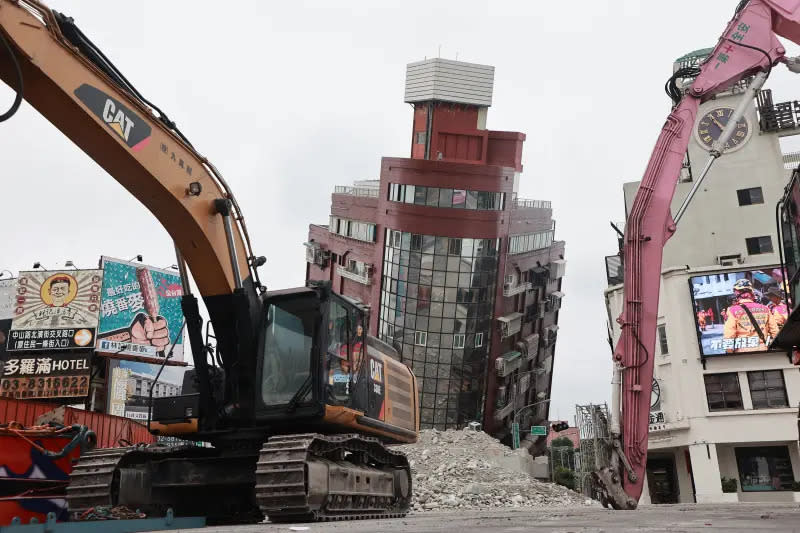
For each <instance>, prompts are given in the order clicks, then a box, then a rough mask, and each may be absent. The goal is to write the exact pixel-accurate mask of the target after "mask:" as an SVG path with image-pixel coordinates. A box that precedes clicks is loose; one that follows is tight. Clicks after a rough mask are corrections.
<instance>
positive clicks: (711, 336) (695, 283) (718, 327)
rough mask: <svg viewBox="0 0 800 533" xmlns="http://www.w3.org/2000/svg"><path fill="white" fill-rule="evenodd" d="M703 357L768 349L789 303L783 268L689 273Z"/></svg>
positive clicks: (786, 316)
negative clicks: (692, 274)
mask: <svg viewBox="0 0 800 533" xmlns="http://www.w3.org/2000/svg"><path fill="white" fill-rule="evenodd" d="M689 286H690V288H691V297H692V309H693V312H694V319H695V325H696V327H697V339H698V343H699V345H700V354H701V355H702V356H704V357H705V356H713V355H728V354H736V353H747V352H765V351H767V347H768V346H769V344H770V343H771V342H772V339H773V338H775V336H776V335H777V334H778V332H779V331H780V329H781V328H782V327H783V325H784V324H785V323H786V319H787V318H788V314H789V307H788V303H787V301H786V297H785V295H784V293H783V290H782V289H783V287H784V279H783V274H782V272H781V269H780V268H763V269H758V270H742V271H739V272H724V273H719V274H708V275H703V276H693V277H691V278H689Z"/></svg>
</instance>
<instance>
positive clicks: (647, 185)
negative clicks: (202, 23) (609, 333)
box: [595, 0, 800, 509]
mask: <svg viewBox="0 0 800 533" xmlns="http://www.w3.org/2000/svg"><path fill="white" fill-rule="evenodd" d="M776 35H780V36H782V37H785V38H788V39H790V40H791V41H794V42H800V0H750V1H749V2H748V1H746V0H745V1H742V2H740V3H739V6H738V7H737V9H736V13H735V15H734V17H733V19H732V20H731V21H730V22H729V23H728V26H727V27H726V28H725V31H724V32H723V34H722V36H721V37H720V39H719V42H718V43H717V45H716V47H715V48H714V51H713V52H712V53H711V55H710V56H709V58H708V59H707V60H706V61H705V62H704V63H703V64H702V66H701V68H700V72H699V74H697V77H696V78H695V80H694V82H693V83H692V85H691V87H690V88H689V90H688V92H687V93H686V94H685V96H684V97H683V98H682V100H681V101H680V103H678V105H677V106H676V107H675V108H674V109H673V111H672V113H671V114H670V115H669V117H668V118H667V121H666V123H665V124H664V127H663V129H662V131H661V134H660V136H659V138H658V141H657V143H656V147H655V149H654V150H653V154H652V155H651V157H650V161H649V163H648V165H647V169H646V171H645V174H644V177H643V178H642V181H641V185H640V186H639V191H638V192H637V195H636V198H635V200H634V202H633V206H632V207H631V210H630V214H629V216H628V220H627V226H626V229H625V237H624V265H625V278H624V283H625V285H624V307H623V311H622V314H621V316H620V317H619V318H618V322H619V324H620V326H621V336H620V339H619V341H618V344H617V346H616V349H615V350H614V356H613V357H614V368H615V370H614V380H613V387H614V389H613V391H612V420H611V423H610V433H611V437H612V455H611V466H610V467H607V468H603V469H602V470H600V471H599V472H596V473H595V474H596V478H595V479H596V480H597V481H598V483H599V485H600V488H601V491H602V492H603V497H604V499H606V500H607V501H608V502H609V503H610V504H611V505H612V506H613V507H614V508H617V509H633V508H635V507H636V506H637V502H638V500H639V497H640V496H641V493H642V487H643V483H644V479H645V466H646V461H647V442H648V441H647V439H648V417H649V409H650V392H651V388H652V379H653V366H654V357H653V354H654V350H655V337H656V320H657V314H658V298H659V287H660V280H661V261H662V253H663V249H664V245H665V244H666V242H667V240H669V238H670V237H671V236H672V235H673V233H674V232H675V230H676V223H675V221H674V220H673V216H672V214H671V212H670V205H671V202H672V198H673V196H674V194H675V187H676V184H677V182H678V178H679V175H680V170H681V165H682V163H683V159H684V155H685V153H686V150H687V147H688V144H689V139H690V136H691V130H692V128H693V126H694V123H695V117H696V115H697V110H698V107H699V105H700V103H701V102H704V101H706V100H708V99H709V98H711V97H712V96H714V95H715V94H717V93H719V92H722V91H724V90H726V89H728V88H730V87H731V86H732V85H734V84H735V83H737V82H739V81H741V80H744V79H747V78H749V77H751V76H753V80H752V82H751V86H750V88H749V89H750V92H747V93H746V94H745V95H744V96H743V101H744V100H745V99H747V100H748V101H749V99H752V96H753V92H754V91H755V90H757V89H758V88H759V87H760V85H761V84H763V81H764V80H765V79H766V77H767V75H768V74H769V72H770V70H771V69H772V67H773V66H775V65H776V64H777V63H779V62H786V61H787V59H786V58H785V56H784V54H785V49H784V48H783V46H781V43H780V42H779V41H778V39H777V37H776ZM747 103H748V102H747V101H744V102H743V105H741V106H740V107H741V109H742V110H743V109H744V107H745V105H746V104H747ZM730 123H731V124H732V125H735V124H736V119H731V121H730ZM726 133H727V134H726ZM730 133H731V132H730V131H727V132H723V134H722V135H721V136H720V139H719V140H718V141H717V142H716V143H715V145H714V146H713V147H712V150H711V158H710V160H709V163H708V164H707V165H706V168H705V169H704V172H703V175H702V176H701V179H702V177H704V176H705V174H706V173H707V171H708V169H709V168H710V166H711V162H712V161H713V160H714V159H716V158H717V157H719V156H720V155H721V154H722V152H723V150H724V148H723V147H724V146H725V143H726V142H727V140H728V138H729V136H730ZM697 181H698V183H696V184H695V187H694V189H693V192H694V190H696V186H697V185H698V184H699V181H700V180H697ZM693 192H692V193H690V197H691V194H693ZM690 197H689V198H687V201H686V202H684V206H682V208H681V210H680V211H679V213H678V214H676V219H677V218H679V215H680V214H682V212H683V210H684V209H685V207H686V205H688V200H690V199H691V198H690Z"/></svg>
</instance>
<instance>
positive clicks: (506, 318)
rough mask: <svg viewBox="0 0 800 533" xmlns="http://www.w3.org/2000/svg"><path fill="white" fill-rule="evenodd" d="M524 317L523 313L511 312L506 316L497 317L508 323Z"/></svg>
mask: <svg viewBox="0 0 800 533" xmlns="http://www.w3.org/2000/svg"><path fill="white" fill-rule="evenodd" d="M521 318H522V313H509V314H507V315H505V316H499V317H497V320H498V321H500V322H505V323H506V324H507V323H509V322H514V321H515V320H520V319H521Z"/></svg>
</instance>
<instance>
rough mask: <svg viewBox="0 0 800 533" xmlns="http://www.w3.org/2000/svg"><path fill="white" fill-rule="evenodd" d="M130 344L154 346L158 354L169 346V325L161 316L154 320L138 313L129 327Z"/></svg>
mask: <svg viewBox="0 0 800 533" xmlns="http://www.w3.org/2000/svg"><path fill="white" fill-rule="evenodd" d="M130 334H131V342H132V343H134V344H142V345H150V346H155V347H156V348H157V349H158V351H159V352H162V351H164V348H165V347H166V346H167V345H168V344H169V342H170V341H169V324H168V323H167V319H166V318H164V317H163V316H161V315H157V316H156V317H155V318H152V317H149V316H147V315H145V314H144V313H139V314H137V315H136V316H135V317H134V318H133V322H131V326H130Z"/></svg>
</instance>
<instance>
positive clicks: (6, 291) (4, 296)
mask: <svg viewBox="0 0 800 533" xmlns="http://www.w3.org/2000/svg"><path fill="white" fill-rule="evenodd" d="M16 288H17V279H16V278H10V279H0V320H6V319H9V318H13V317H14V294H15V292H16V291H15V289H16Z"/></svg>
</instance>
